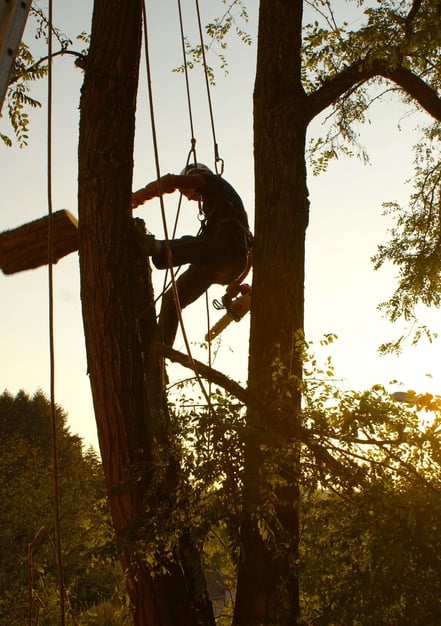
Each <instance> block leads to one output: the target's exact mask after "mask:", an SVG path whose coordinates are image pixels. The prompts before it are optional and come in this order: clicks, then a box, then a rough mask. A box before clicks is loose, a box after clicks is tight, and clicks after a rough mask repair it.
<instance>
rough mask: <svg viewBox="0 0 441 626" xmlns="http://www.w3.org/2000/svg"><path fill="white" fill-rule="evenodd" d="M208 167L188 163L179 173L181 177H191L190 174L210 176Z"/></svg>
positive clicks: (201, 164)
mask: <svg viewBox="0 0 441 626" xmlns="http://www.w3.org/2000/svg"><path fill="white" fill-rule="evenodd" d="M212 173H213V172H212V171H211V170H210V168H209V167H207V166H206V165H204V164H203V163H190V164H189V165H187V166H186V167H184V169H183V170H182V172H181V176H191V175H192V174H212Z"/></svg>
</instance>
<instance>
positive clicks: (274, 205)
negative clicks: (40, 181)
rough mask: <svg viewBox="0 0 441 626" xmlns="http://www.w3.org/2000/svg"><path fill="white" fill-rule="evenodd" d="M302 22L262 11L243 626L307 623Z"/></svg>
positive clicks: (283, 5)
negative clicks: (302, 560)
mask: <svg viewBox="0 0 441 626" xmlns="http://www.w3.org/2000/svg"><path fill="white" fill-rule="evenodd" d="M301 19H302V2H301V0H295V1H292V0H290V1H287V0H285V1H282V0H276V1H274V0H262V1H261V3H260V16H259V34H258V56H257V68H258V69H257V75H256V82H255V91H254V148H255V154H254V156H255V185H256V205H255V214H256V217H255V219H256V221H255V244H254V253H253V258H254V275H253V299H252V309H251V311H252V315H251V331H250V332H251V335H250V357H249V379H248V386H249V393H250V395H251V397H253V396H254V395H256V396H258V397H259V398H260V400H261V401H262V402H261V403H260V406H259V407H250V408H249V411H248V428H249V434H248V441H247V444H246V459H245V475H244V509H243V520H242V531H241V548H242V555H241V562H240V564H239V578H238V588H237V598H236V610H235V618H234V624H235V625H236V626H245V624H246V625H247V626H251V625H257V624H259V625H262V626H263V625H270V624H271V625H276V624H277V625H280V626H282V625H288V624H295V623H296V620H297V617H298V615H299V598H298V576H297V569H296V568H297V554H298V471H299V470H298V463H297V457H298V448H297V444H296V442H295V432H296V423H297V422H298V415H299V411H300V393H299V391H298V389H297V388H296V385H295V380H296V378H298V379H300V377H301V362H300V355H299V353H298V352H297V351H296V348H295V338H296V333H297V331H299V330H300V331H301V330H302V329H303V308H304V250H305V230H306V226H307V222H308V197H307V195H308V194H307V189H306V167H305V160H304V153H305V134H306V127H307V114H306V111H305V103H306V96H305V93H304V91H303V88H302V85H301V80H300V35H301ZM275 33H277V37H275V36H274V35H275ZM287 444H288V445H290V444H291V451H292V454H291V457H290V458H291V460H289V459H288V458H287V457H286V446H287Z"/></svg>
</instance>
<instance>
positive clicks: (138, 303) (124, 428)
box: [79, 0, 214, 626]
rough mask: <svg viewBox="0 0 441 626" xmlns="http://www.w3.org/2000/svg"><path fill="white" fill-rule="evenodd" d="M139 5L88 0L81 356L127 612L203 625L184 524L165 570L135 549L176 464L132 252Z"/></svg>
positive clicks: (149, 318)
mask: <svg viewBox="0 0 441 626" xmlns="http://www.w3.org/2000/svg"><path fill="white" fill-rule="evenodd" d="M141 7H142V5H141V1H140V0H95V5H94V14H93V22H92V39H91V46H90V51H89V55H88V57H87V65H86V76H85V81H84V87H83V91H82V99H81V123H80V144H79V234H80V268H81V297H82V306H83V318H84V328H85V336H86V347H87V358H88V367H89V374H90V379H91V387H92V394H93V401H94V408H95V415H96V421H97V430H98V437H99V442H100V449H101V456H102V462H103V468H104V474H105V478H106V484H107V490H108V494H109V500H110V509H111V514H112V519H113V524H114V527H115V531H116V537H117V541H118V543H119V547H120V551H121V558H122V562H123V565H124V568H125V570H126V572H127V581H128V590H129V595H130V600H131V603H132V606H133V610H134V624H135V625H139V626H147V625H148V626H195V625H196V624H201V625H210V626H211V625H212V624H214V620H213V616H212V610H211V606H210V605H209V602H208V600H207V595H206V590H205V588H204V584H203V578H202V576H201V570H200V562H199V560H198V559H197V558H196V557H195V554H196V551H195V549H194V547H193V546H192V544H191V541H190V540H189V534H188V533H185V534H183V537H182V538H181V539H180V541H179V542H176V544H177V545H176V547H175V553H176V555H177V558H176V560H173V559H167V558H165V560H162V561H161V563H162V564H165V565H166V566H167V569H168V573H167V574H166V575H162V574H158V573H157V572H156V575H155V576H153V575H152V572H151V571H150V569H149V567H148V566H147V560H146V558H145V554H146V551H147V552H148V551H149V547H150V546H149V545H148V541H149V537H151V535H149V534H148V528H149V524H150V526H151V517H152V515H155V514H156V510H155V509H157V508H159V507H158V505H162V508H163V506H164V497H165V498H166V499H165V502H167V503H168V504H169V506H170V507H171V508H173V501H174V495H175V494H174V492H173V490H175V489H176V488H177V484H178V480H179V464H178V463H177V462H176V461H175V460H174V459H173V458H172V457H171V455H170V454H169V453H167V447H166V446H167V407H166V404H165V398H164V391H163V389H162V388H161V385H160V365H159V359H158V358H157V357H156V355H155V350H154V339H155V332H156V320H155V309H154V304H153V291H152V285H151V282H150V275H149V271H148V266H147V264H146V261H145V259H142V257H140V256H139V255H138V253H137V248H136V245H135V237H134V220H133V218H132V215H131V189H132V160H133V143H134V128H135V108H136V93H137V82H138V66H139V56H140V45H141V22H142V19H141V18H142V11H141ZM137 226H139V222H138V223H137ZM158 448H160V449H161V452H162V451H163V457H162V458H161V461H162V463H161V462H160V463H159V466H160V467H161V465H162V467H164V466H165V467H166V471H162V472H161V473H159V474H158V473H156V474H155V459H156V458H157V449H158ZM164 456H165V458H164ZM158 476H159V478H158ZM149 511H150V512H149ZM172 514H173V511H172V510H171V511H170V515H169V517H171V516H172ZM150 550H151V548H150ZM179 551H181V560H179V557H178V554H179ZM184 553H185V554H184ZM182 554H184V556H183V557H182ZM190 561H191V565H189V563H190ZM195 581H196V582H195ZM193 588H197V589H196V591H197V593H196V592H194V589H193ZM192 592H194V593H192Z"/></svg>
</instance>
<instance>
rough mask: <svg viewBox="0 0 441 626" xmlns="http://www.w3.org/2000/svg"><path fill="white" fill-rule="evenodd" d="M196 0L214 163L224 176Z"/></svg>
mask: <svg viewBox="0 0 441 626" xmlns="http://www.w3.org/2000/svg"><path fill="white" fill-rule="evenodd" d="M195 2H196V13H197V17H198V28H199V39H200V46H201V53H202V61H203V65H204V76H205V87H206V90H207V100H208V108H209V111H210V122H211V132H212V135H213V145H214V165H215V169H216V174H218V175H219V176H222V174H223V172H224V160H223V159H221V158H220V156H219V148H218V144H217V140H216V131H215V127H214V115H213V105H212V103H211V92H210V81H209V77H208V66H207V59H206V57H205V43H204V35H203V31H202V22H201V12H200V9H199V0H195ZM218 163H220V168H219V169H218Z"/></svg>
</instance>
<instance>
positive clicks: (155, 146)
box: [142, 0, 211, 406]
mask: <svg viewBox="0 0 441 626" xmlns="http://www.w3.org/2000/svg"><path fill="white" fill-rule="evenodd" d="M142 15H143V22H144V52H145V64H146V70H147V90H148V95H149V109H150V123H151V129H152V139H153V150H154V155H155V165H156V177H157V180H158V186H159V201H160V206H161V217H162V223H163V227H164V236H165V249H166V254H167V262H168V265H169V268H170V276H171V282H172V290H173V297H174V300H175V305H176V312H177V315H178V320H179V325H180V327H181V331H182V336H183V339H184V343H185V348H186V350H187V354H188V358H189V359H190V362H191V364H192V366H193V367H194V373H195V375H196V379H197V381H198V384H199V387H200V389H201V391H202V394H203V395H204V398H205V400H206V401H207V404H208V406H211V405H210V397H209V395H208V393H207V391H206V389H205V386H204V384H203V382H202V378H201V376H200V374H199V373H198V371H197V369H196V364H195V362H194V359H193V357H192V354H191V348H190V343H189V341H188V336H187V333H186V331H185V326H184V320H183V318H182V309H181V305H180V303H179V294H178V289H177V286H176V280H175V275H174V272H173V262H172V258H171V250H170V243H169V241H170V240H169V237H168V229H167V219H166V214H165V207H164V199H163V197H162V193H161V182H160V181H161V171H160V166H159V150H158V140H157V135H156V122H155V112H154V106H153V91H152V76H151V68H150V58H149V41H148V32H147V30H148V28H147V10H146V0H143V3H142Z"/></svg>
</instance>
